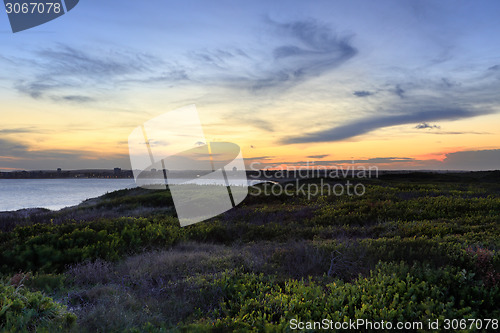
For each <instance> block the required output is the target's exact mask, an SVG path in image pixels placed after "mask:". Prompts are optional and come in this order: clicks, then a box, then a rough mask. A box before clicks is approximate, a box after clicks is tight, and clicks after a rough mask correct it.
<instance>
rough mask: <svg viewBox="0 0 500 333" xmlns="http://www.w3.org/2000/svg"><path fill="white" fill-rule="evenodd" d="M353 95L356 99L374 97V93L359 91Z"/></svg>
mask: <svg viewBox="0 0 500 333" xmlns="http://www.w3.org/2000/svg"><path fill="white" fill-rule="evenodd" d="M352 94H353V95H354V96H356V97H368V96H371V95H373V93H372V92H370V91H366V90H357V91H355V92H353V93H352Z"/></svg>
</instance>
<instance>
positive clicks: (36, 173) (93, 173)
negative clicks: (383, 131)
mask: <svg viewBox="0 0 500 333" xmlns="http://www.w3.org/2000/svg"><path fill="white" fill-rule="evenodd" d="M334 170H335V169H323V170H321V172H323V173H329V172H331V171H334ZM337 171H340V170H337ZM497 171H499V170H487V171H486V170H485V171H470V170H379V171H378V174H379V175H387V174H391V175H405V174H412V173H419V174H421V173H431V174H453V173H481V172H497ZM145 172H146V173H148V172H149V173H150V174H151V178H154V177H155V176H157V173H159V172H162V171H161V170H158V171H157V170H154V171H145ZM280 172H281V173H287V174H288V175H287V176H286V177H282V178H289V179H297V178H308V176H307V174H308V171H307V170H305V169H303V170H296V171H293V169H290V170H289V171H283V170H260V171H247V172H246V174H247V177H248V178H251V179H262V180H266V179H268V180H269V179H271V180H274V179H273V178H276V177H275V175H276V174H278V173H280ZM318 172H319V171H318V170H311V171H310V173H315V174H318ZM350 172H351V171H350V170H347V173H346V174H347V176H348V177H349V176H352V175H351V174H350ZM354 172H356V170H355V171H354ZM195 173H196V172H195ZM264 174H265V176H264ZM297 174H301V176H297ZM169 175H170V177H172V176H173V177H178V178H185V177H189V176H192V177H193V178H194V177H196V175H195V174H193V171H189V172H186V171H173V172H170V173H169ZM281 175H282V174H281ZM71 178H101V179H133V178H134V174H133V171H132V170H122V169H120V168H115V169H82V170H60V169H59V170H32V171H25V170H23V171H2V172H0V179H71Z"/></svg>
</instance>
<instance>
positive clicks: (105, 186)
mask: <svg viewBox="0 0 500 333" xmlns="http://www.w3.org/2000/svg"><path fill="white" fill-rule="evenodd" d="M133 187H136V185H135V182H134V180H133V179H101V178H89V179H0V211H11V210H18V209H22V208H48V209H52V210H57V209H61V208H64V207H67V206H74V205H78V204H79V203H81V202H82V201H84V200H86V199H90V198H95V197H98V196H100V195H103V194H105V193H107V192H112V191H116V190H121V189H124V188H133Z"/></svg>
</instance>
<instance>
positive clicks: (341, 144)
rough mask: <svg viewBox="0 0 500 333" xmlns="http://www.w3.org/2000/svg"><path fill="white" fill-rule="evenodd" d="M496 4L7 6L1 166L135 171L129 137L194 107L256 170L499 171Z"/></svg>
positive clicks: (0, 53) (212, 132)
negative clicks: (20, 14) (34, 11)
mask: <svg viewBox="0 0 500 333" xmlns="http://www.w3.org/2000/svg"><path fill="white" fill-rule="evenodd" d="M499 12H500V2H498V1H495V0H492V1H481V2H471V1H446V0H445V1H384V0H380V1H358V0H354V1H246V2H243V1H210V2H209V1H182V2H181V1H161V0H149V1H138V0H121V1H102V0H101V1H98V0H82V1H80V3H79V4H78V5H77V6H76V7H75V8H74V9H73V10H72V11H71V12H69V13H67V14H65V15H63V16H61V17H59V18H58V19H55V20H53V21H51V22H48V23H46V24H43V25H41V26H38V27H35V28H32V29H29V30H25V31H22V32H18V33H15V34H14V33H12V31H11V29H10V25H9V21H8V17H7V14H5V13H4V14H0V44H1V48H0V170H40V169H42V170H45V169H55V168H62V169H85V168H114V167H121V168H124V169H130V161H129V155H128V153H129V150H128V141H127V140H128V136H129V135H130V133H131V132H132V131H133V130H134V129H135V128H136V127H137V126H140V125H141V124H143V123H144V122H146V121H148V120H149V119H152V118H154V117H156V116H159V115H161V114H163V113H165V112H168V111H171V110H175V109H178V108H182V107H184V106H186V105H190V104H195V105H196V107H197V110H198V113H199V117H200V120H201V123H202V125H203V131H204V134H205V137H206V138H207V140H208V141H211V142H219V141H220V142H224V141H226V142H233V143H236V144H238V145H239V146H240V147H241V152H242V154H243V157H244V158H245V160H246V162H247V164H248V165H250V164H252V163H254V164H253V165H254V167H259V168H276V167H284V166H303V165H311V164H313V163H314V165H317V166H330V167H332V166H345V165H352V164H353V163H354V164H356V165H366V166H377V167H379V168H380V169H405V170H407V169H426V170H428V169H437V170H491V169H500V126H499V125H500V93H499V91H500V33H499V31H500V20H498V13H499ZM255 163H257V164H255Z"/></svg>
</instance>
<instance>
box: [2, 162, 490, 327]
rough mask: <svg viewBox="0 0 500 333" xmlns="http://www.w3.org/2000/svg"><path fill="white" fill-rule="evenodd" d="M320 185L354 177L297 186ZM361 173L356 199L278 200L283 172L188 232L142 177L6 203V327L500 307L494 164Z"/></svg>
mask: <svg viewBox="0 0 500 333" xmlns="http://www.w3.org/2000/svg"><path fill="white" fill-rule="evenodd" d="M321 181H323V184H325V182H332V183H335V182H343V181H346V180H342V179H340V180H328V179H323V180H320V179H308V180H302V181H301V182H307V183H313V184H321ZM358 181H359V180H358ZM363 184H364V186H365V188H366V191H365V193H364V195H362V196H348V195H342V196H336V195H332V194H330V195H321V194H320V193H318V194H315V195H311V194H310V193H306V194H303V193H301V192H298V191H293V190H291V191H288V192H287V191H282V194H281V195H279V196H276V195H270V193H271V186H283V184H281V185H276V184H260V185H256V187H254V188H251V189H250V191H253V192H252V193H253V194H256V193H257V194H258V195H249V196H248V197H247V199H245V201H244V202H243V203H242V204H240V205H239V206H238V207H236V208H235V209H233V210H231V211H228V212H226V213H224V214H222V215H219V216H217V217H215V218H213V219H211V220H209V221H206V222H202V223H198V224H194V225H191V226H188V227H184V228H181V227H180V226H179V222H178V220H177V217H176V214H175V210H174V209H173V202H172V198H171V196H170V193H169V192H168V191H153V190H145V189H131V190H121V191H116V192H112V193H108V194H106V195H104V196H102V197H100V198H97V199H92V200H88V201H87V202H84V203H82V204H81V205H79V206H76V207H72V208H67V209H64V210H61V211H58V212H52V211H46V210H34V211H32V212H31V213H29V212H22V213H19V214H16V213H9V214H6V213H4V214H3V215H0V230H1V232H0V272H1V275H2V277H1V281H2V283H1V285H0V295H1V296H0V327H2V328H3V329H4V330H7V331H9V330H10V331H23V330H24V331H35V330H37V331H43V330H45V331H50V332H53V331H58V330H59V331H68V330H70V331H75V332H79V331H84V332H86V331H88V332H94V331H101V332H124V331H125V332H127V331H128V332H163V331H201V332H203V331H213V330H215V331H221V332H222V331H227V330H237V331H287V330H290V329H291V328H290V321H291V320H292V319H296V320H300V321H303V322H315V321H321V320H322V319H325V318H326V319H329V320H331V321H333V322H342V321H346V320H349V319H351V320H356V319H369V320H373V321H380V320H384V321H392V322H396V321H420V322H423V323H427V322H429V321H434V320H441V321H443V320H444V319H459V320H460V319H486V318H489V319H495V318H496V319H498V318H499V317H500V308H499V307H498V304H500V254H499V249H500V237H499V234H500V172H498V171H497V172H476V173H460V174H431V173H414V174H405V175H385V176H381V177H380V178H379V179H364V180H363ZM293 186H295V185H293ZM289 188H290V187H289ZM497 324H498V321H497ZM441 329H442V330H443V331H445V330H444V329H443V328H441ZM462 331H464V332H469V331H470V332H474V331H481V330H480V329H478V328H477V327H475V326H471V327H469V326H468V327H466V328H465V329H463V330H462ZM482 331H484V329H482ZM492 331H494V329H493V330H492Z"/></svg>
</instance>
